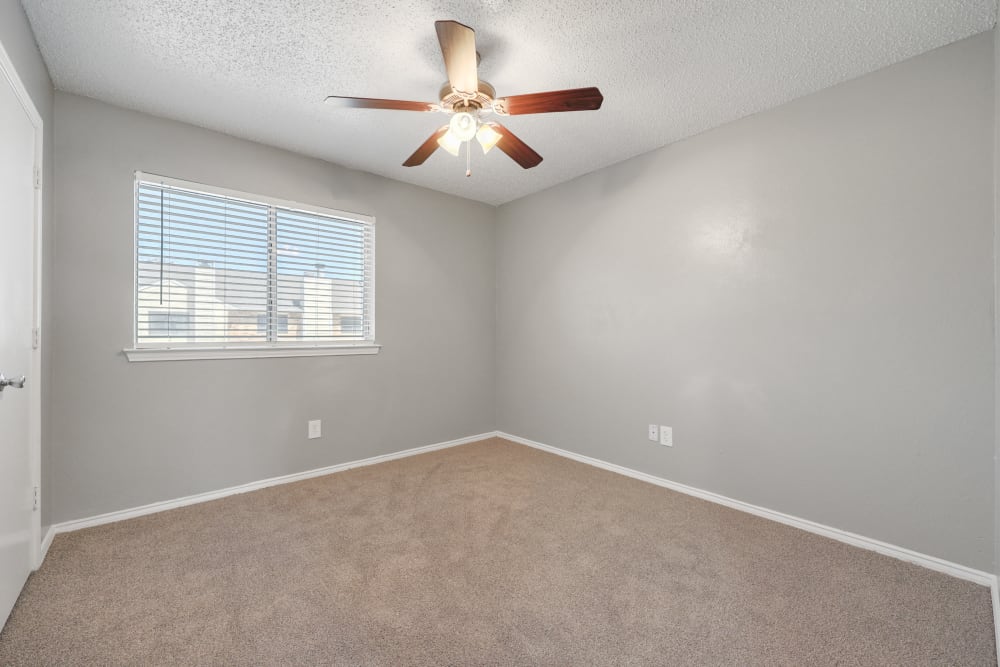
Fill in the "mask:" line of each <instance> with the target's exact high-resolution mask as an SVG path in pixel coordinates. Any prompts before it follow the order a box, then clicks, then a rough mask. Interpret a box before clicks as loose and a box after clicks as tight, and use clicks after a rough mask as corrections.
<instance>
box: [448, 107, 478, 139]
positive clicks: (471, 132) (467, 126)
mask: <svg viewBox="0 0 1000 667" xmlns="http://www.w3.org/2000/svg"><path fill="white" fill-rule="evenodd" d="M476 126H477V123H476V117H475V116H473V115H472V114H471V113H468V112H467V111H459V112H458V113H456V114H455V115H454V116H452V117H451V121H450V122H449V123H448V128H449V130H450V131H451V133H452V134H453V135H454V136H455V138H456V139H458V140H459V141H468V140H469V139H472V137H474V136H476V129H477V127H476Z"/></svg>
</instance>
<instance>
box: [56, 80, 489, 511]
mask: <svg viewBox="0 0 1000 667" xmlns="http://www.w3.org/2000/svg"><path fill="white" fill-rule="evenodd" d="M55 114H56V201H55V212H56V219H57V238H56V245H55V269H54V283H55V304H54V312H55V333H54V336H53V338H52V342H53V348H54V354H55V364H56V365H55V378H54V380H55V384H54V391H53V396H52V405H51V408H52V410H51V411H52V429H53V439H52V445H53V448H54V450H55V458H54V464H55V465H54V473H53V476H54V482H55V489H56V498H55V508H56V509H55V517H54V519H55V520H56V521H66V520H69V519H74V518H79V517H87V516H92V515H95V514H99V513H102V512H108V511H112V510H118V509H123V508H131V507H135V506H138V505H142V504H145V503H150V502H154V501H159V500H165V499H171V498H176V497H180V496H185V495H189V494H193V493H198V492H203V491H209V490H215V489H220V488H224V487H227V486H231V485H235V484H240V483H244V482H250V481H254V480H259V479H263V478H267V477H271V476H275V475H282V474H287V473H293V472H298V471H303V470H308V469H311V468H316V467H320V466H326V465H331V464H335V463H338V462H344V461H351V460H355V459H360V458H365V457H369V456H373V455H377V454H382V453H387V452H394V451H399V450H402V449H406V448H409V447H415V446H420V445H426V444H431V443H436V442H441V441H445V440H450V439H455V438H460V437H464V436H469V435H474V434H479V433H483V432H486V431H490V430H493V429H494V428H495V421H494V420H495V410H494V408H495V397H494V365H493V364H494V347H495V346H494V331H495V329H494V319H495V317H494V316H495V291H494V287H495V285H494V280H495V268H494V247H495V240H494V224H493V223H494V209H493V208H492V207H489V206H486V205H484V204H478V203H474V202H471V201H468V200H463V199H458V198H455V197H451V196H447V195H442V194H439V193H435V192H431V191H429V190H425V189H421V188H417V187H414V186H410V185H404V184H401V183H398V182H394V181H390V180H387V179H384V178H381V177H377V176H372V175H370V174H364V173H360V172H355V171H350V170H347V169H343V168H339V167H336V166H333V165H331V164H328V163H325V162H321V161H318V160H313V159H308V158H304V157H301V156H298V155H294V154H292V153H288V152H284V151H280V150H276V149H273V148H269V147H266V146H262V145H259V144H254V143H251V142H247V141H243V140H239V139H235V138H232V137H229V136H225V135H222V134H218V133H214V132H210V131H207V130H202V129H199V128H195V127H192V126H189V125H185V124H182V123H177V122H173V121H167V120H163V119H160V118H155V117H152V116H148V115H145V114H141V113H136V112H132V111H126V110H123V109H120V108H116V107H112V106H108V105H106V104H103V103H99V102H96V101H93V100H90V99H86V98H83V97H77V96H74V95H69V94H65V93H61V92H59V93H57V94H56V101H55ZM317 140H322V138H317ZM137 169H138V170H143V171H148V172H151V173H156V174H162V175H165V176H172V177H176V178H182V179H186V180H192V181H197V182H202V183H207V184H212V185H216V186H221V187H226V188H232V189H237V190H243V191H247V192H253V193H261V194H265V195H271V196H274V197H279V198H283V199H291V200H295V201H299V202H304V203H313V204H317V205H320V206H327V207H332V208H337V209H341V210H347V211H357V212H361V213H367V214H371V215H374V216H376V218H377V222H376V253H377V254H376V280H375V283H376V293H377V294H376V304H375V328H376V332H377V338H378V341H379V342H380V343H382V344H383V345H384V347H383V349H382V352H381V353H380V354H378V355H374V356H346V357H311V358H290V359H288V358H286V359H251V360H219V361H183V362H182V361H171V362H157V363H129V362H128V361H127V360H126V359H125V357H124V356H123V355H122V353H121V350H122V348H124V347H128V346H130V343H131V340H132V299H133V296H132V289H133V288H132V280H133V279H132V272H133V267H132V252H133V250H132V226H133V220H132V179H133V172H134V171H135V170H137ZM307 419H322V420H323V437H322V438H321V439H318V440H307V439H306V420H307Z"/></svg>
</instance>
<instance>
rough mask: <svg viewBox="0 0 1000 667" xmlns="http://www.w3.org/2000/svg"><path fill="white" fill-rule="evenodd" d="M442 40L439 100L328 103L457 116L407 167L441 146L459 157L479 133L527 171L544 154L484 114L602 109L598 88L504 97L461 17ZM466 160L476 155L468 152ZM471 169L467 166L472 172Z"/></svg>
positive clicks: (486, 148)
mask: <svg viewBox="0 0 1000 667" xmlns="http://www.w3.org/2000/svg"><path fill="white" fill-rule="evenodd" d="M434 27H435V29H436V30H437V36H438V42H439V43H440V45H441V54H442V55H443V56H444V66H445V70H446V71H447V73H448V82H447V83H446V84H445V85H444V86H443V87H442V88H441V91H440V93H439V96H438V97H439V99H440V102H439V103H433V102H410V101H405V100H383V99H374V98H367V97H341V96H338V95H331V96H330V97H327V98H326V101H327V103H329V104H332V105H335V106H339V107H343V108H352V109H392V110H397V111H422V112H439V113H440V112H443V113H447V114H450V115H451V119H450V121H449V123H448V124H447V125H445V126H444V127H441V128H439V129H438V130H437V131H435V132H434V134H432V135H431V136H430V137H428V139H427V140H426V141H424V143H423V144H421V146H420V148H418V149H417V150H416V151H414V153H413V154H412V155H411V156H410V157H409V158H407V160H406V162H404V163H403V166H404V167H416V166H417V165H421V164H423V163H424V162H425V161H426V160H427V158H429V157H430V156H431V155H432V154H433V153H434V151H435V150H437V149H438V148H443V149H444V150H445V151H447V152H448V153H451V154H452V155H454V156H456V157H457V156H458V155H459V153H460V151H461V148H462V145H463V144H466V143H468V142H470V141H471V140H472V139H473V137H475V138H476V140H477V141H478V142H479V145H480V146H482V149H483V154H484V155H485V154H486V153H489V152H490V150H491V149H492V148H493V147H494V146H497V147H499V148H500V150H501V151H503V152H504V153H506V154H507V155H508V156H509V157H510V158H511V159H512V160H514V161H515V162H517V163H518V164H519V165H521V167H523V168H524V169H531V168H532V167H535V166H538V164H539V163H541V161H542V156H541V155H539V154H538V153H536V152H535V151H534V150H532V149H531V147H530V146H528V145H527V144H526V143H524V142H523V141H521V140H520V139H518V138H517V136H516V135H514V133H513V132H511V131H510V130H508V129H507V128H506V127H504V126H503V125H501V124H500V123H493V122H484V121H483V119H482V117H483V116H484V115H486V114H490V113H495V114H497V115H500V116H516V115H523V114H534V113H551V112H560V111H593V110H597V109H600V108H601V104H602V102H603V101H604V96H603V95H601V91H600V90H598V89H597V88H593V87H591V88H573V89H570V90H556V91H550V92H546V93H532V94H528V95H515V96H512V97H503V98H498V97H497V96H496V89H494V88H493V86H492V85H490V84H489V83H487V82H486V81H482V80H481V79H479V73H478V66H479V54H478V53H476V33H475V31H474V30H473V29H472V28H470V27H468V26H466V25H462V24H461V23H458V22H457V21H436V22H435V23H434ZM466 159H467V160H469V159H471V157H470V154H469V151H468V150H467V151H466ZM470 173H471V172H470V171H469V170H468V169H467V170H466V175H467V176H468V175H469V174H470Z"/></svg>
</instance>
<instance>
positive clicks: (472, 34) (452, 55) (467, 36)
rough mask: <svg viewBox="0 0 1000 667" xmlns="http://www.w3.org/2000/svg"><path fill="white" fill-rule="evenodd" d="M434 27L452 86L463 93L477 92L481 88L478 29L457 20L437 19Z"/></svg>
mask: <svg viewBox="0 0 1000 667" xmlns="http://www.w3.org/2000/svg"><path fill="white" fill-rule="evenodd" d="M434 28H435V30H437V35H438V42H440V43H441V55H442V56H444V68H445V69H446V70H447V71H448V82H449V83H450V84H451V87H452V88H454V89H455V90H456V91H459V92H462V93H475V92H476V91H478V90H479V75H478V74H477V73H476V66H477V59H476V31H475V30H473V29H472V28H470V27H469V26H467V25H462V24H461V23H459V22H457V21H435V22H434Z"/></svg>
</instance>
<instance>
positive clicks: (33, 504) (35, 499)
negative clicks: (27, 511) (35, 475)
mask: <svg viewBox="0 0 1000 667" xmlns="http://www.w3.org/2000/svg"><path fill="white" fill-rule="evenodd" d="M31 511H32V512H37V511H38V487H37V486H36V487H35V490H34V492H33V494H32V502H31Z"/></svg>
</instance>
